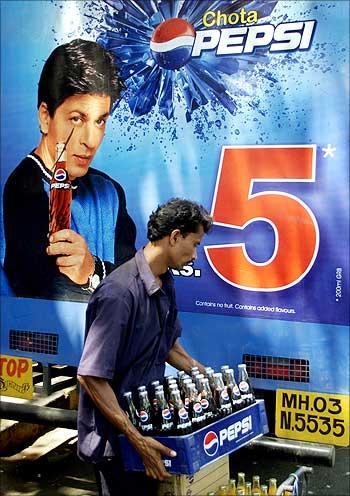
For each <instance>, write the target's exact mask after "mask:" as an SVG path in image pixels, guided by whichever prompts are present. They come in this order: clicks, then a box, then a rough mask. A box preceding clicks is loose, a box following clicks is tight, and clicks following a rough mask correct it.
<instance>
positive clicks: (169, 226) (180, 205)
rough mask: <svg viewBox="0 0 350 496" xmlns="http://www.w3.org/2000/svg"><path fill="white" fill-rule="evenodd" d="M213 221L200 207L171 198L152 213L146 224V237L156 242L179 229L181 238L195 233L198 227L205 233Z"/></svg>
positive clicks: (187, 201) (188, 201)
mask: <svg viewBox="0 0 350 496" xmlns="http://www.w3.org/2000/svg"><path fill="white" fill-rule="evenodd" d="M212 224H213V220H212V218H211V217H210V215H209V214H208V212H207V211H206V210H205V208H204V207H202V205H199V204H198V203H195V202H193V201H190V200H183V199H181V198H172V199H171V200H169V201H168V202H167V203H164V205H160V206H158V208H157V209H156V210H155V211H154V212H152V214H151V215H150V218H149V221H148V224H147V237H148V239H149V240H150V241H158V240H159V239H162V238H164V237H165V236H168V235H169V234H170V233H171V232H172V231H173V230H174V229H179V230H180V232H181V234H182V236H184V237H185V236H186V235H187V234H190V233H196V232H198V230H199V227H200V226H202V227H203V231H204V232H205V233H207V232H208V231H209V230H210V228H211V226H212Z"/></svg>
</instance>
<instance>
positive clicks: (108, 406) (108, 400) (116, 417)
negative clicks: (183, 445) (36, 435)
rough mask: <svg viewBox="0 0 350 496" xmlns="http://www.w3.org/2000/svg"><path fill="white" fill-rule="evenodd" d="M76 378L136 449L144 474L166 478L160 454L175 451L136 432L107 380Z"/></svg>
mask: <svg viewBox="0 0 350 496" xmlns="http://www.w3.org/2000/svg"><path fill="white" fill-rule="evenodd" d="M78 380H79V382H80V384H81V385H82V386H83V387H84V389H85V390H86V392H87V393H88V394H89V396H90V397H91V399H92V400H93V402H94V403H95V405H96V406H97V408H98V409H99V410H100V411H101V413H102V414H103V415H104V416H105V417H106V419H107V420H108V421H109V422H110V423H111V424H112V425H114V426H115V427H116V428H117V429H118V430H119V431H120V432H121V433H123V434H124V435H125V436H126V437H127V438H128V440H129V441H130V443H131V444H132V445H133V446H134V448H135V449H136V451H138V453H139V454H140V456H141V457H142V460H143V463H144V465H145V470H146V475H148V477H151V478H153V479H158V480H160V481H162V480H166V479H168V478H169V477H170V474H169V473H168V472H167V471H166V470H165V468H164V464H163V461H162V459H161V455H165V456H169V457H174V456H176V453H175V452H174V451H173V450H171V449H170V448H167V447H166V446H164V445H163V444H161V443H159V442H158V441H156V440H155V439H153V438H151V437H144V436H142V435H141V434H140V433H139V432H138V430H137V429H136V428H135V427H134V426H133V424H132V423H131V422H130V420H129V419H128V417H127V416H126V414H125V413H124V412H123V410H122V409H121V407H120V405H119V402H118V400H117V398H116V396H115V394H114V392H113V389H112V388H111V386H110V385H109V384H108V381H106V380H105V379H101V378H98V377H91V376H81V375H78Z"/></svg>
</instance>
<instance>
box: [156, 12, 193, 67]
mask: <svg viewBox="0 0 350 496" xmlns="http://www.w3.org/2000/svg"><path fill="white" fill-rule="evenodd" d="M195 36H196V31H195V29H194V27H193V26H192V24H191V23H189V22H188V21H186V20H185V19H178V18H177V17H173V18H172V19H167V20H166V21H164V22H161V23H160V24H159V25H158V26H157V28H156V29H155V31H154V32H153V34H152V38H151V41H150V48H151V53H152V56H153V58H154V60H155V61H156V62H157V64H158V65H159V66H160V67H162V68H163V69H170V70H175V69H180V67H183V66H184V65H186V64H187V62H188V61H189V60H190V59H191V53H192V47H193V43H194V39H195Z"/></svg>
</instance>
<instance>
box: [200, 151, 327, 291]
mask: <svg viewBox="0 0 350 496" xmlns="http://www.w3.org/2000/svg"><path fill="white" fill-rule="evenodd" d="M315 161H316V146H315V145H292V146H246V147H223V150H222V155H221V163H220V168H219V172H218V178H217V183H216V188H215V194H214V199H213V206H212V212H211V213H212V216H213V219H214V224H216V225H221V226H228V227H234V228H236V229H244V228H245V227H246V226H247V225H248V224H250V223H251V222H254V221H256V220H264V221H266V222H268V223H269V224H270V225H271V226H272V227H273V229H274V232H275V248H274V252H273V255H272V256H271V258H270V259H269V260H267V261H266V262H263V263H261V262H255V261H253V260H252V259H251V258H250V257H249V256H248V254H247V251H246V248H245V245H244V244H243V243H237V244H227V245H215V246H207V247H205V252H206V256H207V259H208V261H209V263H210V265H211V267H212V268H213V270H214V271H215V272H216V273H217V274H218V276H219V277H220V278H221V279H223V280H225V281H226V282H228V283H229V284H232V285H233V286H236V287H239V288H242V289H246V290H250V291H277V290H281V289H285V288H289V287H291V286H293V285H294V284H297V283H298V282H299V281H301V279H303V277H305V275H306V274H307V273H308V272H309V270H310V269H311V267H312V265H313V263H314V261H315V258H316V255H317V252H318V247H319V230H318V225H317V221H316V219H315V216H314V214H313V213H312V211H311V210H310V208H309V207H308V206H307V205H306V204H305V203H304V202H303V201H302V200H300V198H297V197H296V196H294V195H292V194H289V193H283V192H280V191H268V192H267V191H266V192H262V193H254V194H253V193H252V190H253V186H254V183H257V182H260V183H261V182H268V183H271V182H289V183H290V182H314V181H315Z"/></svg>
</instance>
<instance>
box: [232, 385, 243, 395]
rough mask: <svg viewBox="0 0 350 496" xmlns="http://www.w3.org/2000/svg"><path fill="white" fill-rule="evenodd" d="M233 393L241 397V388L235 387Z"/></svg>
mask: <svg viewBox="0 0 350 496" xmlns="http://www.w3.org/2000/svg"><path fill="white" fill-rule="evenodd" d="M232 392H233V394H234V395H235V396H240V395H241V393H240V392H239V387H238V386H233V388H232Z"/></svg>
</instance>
